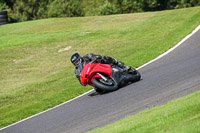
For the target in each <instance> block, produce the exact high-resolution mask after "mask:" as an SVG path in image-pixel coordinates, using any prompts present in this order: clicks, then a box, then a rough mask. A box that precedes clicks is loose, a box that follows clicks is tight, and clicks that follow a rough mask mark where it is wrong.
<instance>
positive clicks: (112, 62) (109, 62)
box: [103, 56, 135, 73]
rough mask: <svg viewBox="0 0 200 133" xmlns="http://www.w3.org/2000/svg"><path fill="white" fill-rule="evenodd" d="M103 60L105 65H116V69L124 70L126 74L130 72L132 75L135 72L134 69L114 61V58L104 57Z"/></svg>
mask: <svg viewBox="0 0 200 133" xmlns="http://www.w3.org/2000/svg"><path fill="white" fill-rule="evenodd" d="M103 59H104V62H105V63H106V64H114V65H117V66H118V67H120V68H122V69H124V71H128V72H130V73H134V72H135V69H134V68H132V67H130V66H127V65H125V64H124V63H123V62H121V61H118V60H117V59H114V58H112V57H109V56H104V57H103Z"/></svg>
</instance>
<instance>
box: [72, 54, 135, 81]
mask: <svg viewBox="0 0 200 133" xmlns="http://www.w3.org/2000/svg"><path fill="white" fill-rule="evenodd" d="M93 60H96V62H100V63H102V64H111V65H117V66H118V67H120V68H122V69H123V70H124V71H128V72H129V73H134V71H135V69H134V68H132V67H130V66H126V65H125V64H124V63H123V62H121V61H118V60H116V59H114V58H111V57H109V56H103V57H102V56H101V55H96V54H92V53H89V54H86V55H84V56H83V57H82V56H80V55H79V54H78V53H74V54H73V55H72V56H71V62H72V64H74V65H75V75H76V77H77V78H78V80H79V82H80V71H79V70H78V66H79V65H80V64H81V63H82V62H85V63H86V64H87V63H89V62H91V61H93ZM80 83H81V82H80Z"/></svg>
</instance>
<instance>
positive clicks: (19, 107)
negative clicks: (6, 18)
mask: <svg viewBox="0 0 200 133" xmlns="http://www.w3.org/2000/svg"><path fill="white" fill-rule="evenodd" d="M199 20H200V7H195V8H187V9H179V10H170V11H161V12H148V13H137V14H124V15H113V16H97V17H84V18H81V17H77V18H57V19H44V20H37V21H29V22H23V23H16V24H8V25H3V26H0V73H1V74H0V79H1V80H0V128H1V127H4V126H7V125H9V124H11V123H14V122H16V121H19V120H21V119H23V118H26V117H28V116H31V115H33V114H36V113H38V112H41V111H43V110H46V109H48V108H50V107H53V106H55V105H57V104H60V103H62V102H65V101H67V100H69V99H72V98H74V97H76V96H78V95H80V94H82V93H84V92H86V91H88V90H90V89H92V87H89V86H88V87H83V86H81V85H80V84H79V82H78V80H77V79H76V78H75V76H74V67H73V66H72V64H71V63H70V56H71V55H72V54H73V53H74V52H79V53H80V54H82V55H84V54H87V53H96V54H101V55H109V56H111V57H114V58H116V59H118V60H120V61H123V62H124V63H126V64H127V65H131V66H133V67H139V66H141V65H142V64H144V63H146V62H148V61H150V60H152V59H154V58H155V57H157V56H158V55H160V54H161V53H163V52H165V51H167V50H168V49H169V48H171V47H173V46H174V45H175V44H177V43H178V42H179V41H180V40H181V39H182V38H184V37H185V36H186V35H188V34H189V33H190V32H191V31H192V30H194V28H195V27H197V26H198V25H199V22H200V21H199ZM68 46H72V48H71V49H70V50H68V51H64V52H58V51H59V50H60V49H62V48H66V47H68Z"/></svg>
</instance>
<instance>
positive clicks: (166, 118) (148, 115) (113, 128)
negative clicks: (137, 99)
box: [90, 91, 200, 133]
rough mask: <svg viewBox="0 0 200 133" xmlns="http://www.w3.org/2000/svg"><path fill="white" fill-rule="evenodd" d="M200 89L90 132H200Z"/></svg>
mask: <svg viewBox="0 0 200 133" xmlns="http://www.w3.org/2000/svg"><path fill="white" fill-rule="evenodd" d="M199 99H200V91H199V92H196V93H193V94H190V95H188V96H185V97H183V98H179V99H177V100H174V101H171V102H168V103H166V104H164V105H162V106H159V107H155V108H152V109H149V110H145V111H142V112H140V113H139V114H137V115H133V116H129V117H127V118H124V119H122V120H120V121H118V122H115V123H113V124H110V125H108V126H106V127H104V128H99V129H96V130H94V131H91V132H90V133H162V132H165V133H199V132H200V100H199Z"/></svg>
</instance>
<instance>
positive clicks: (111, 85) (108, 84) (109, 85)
mask: <svg viewBox="0 0 200 133" xmlns="http://www.w3.org/2000/svg"><path fill="white" fill-rule="evenodd" d="M92 84H94V86H96V87H97V88H99V89H102V90H106V91H114V90H117V89H118V85H117V83H116V82H115V81H114V80H113V79H111V78H110V79H108V80H107V81H105V80H103V79H102V78H93V79H92Z"/></svg>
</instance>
